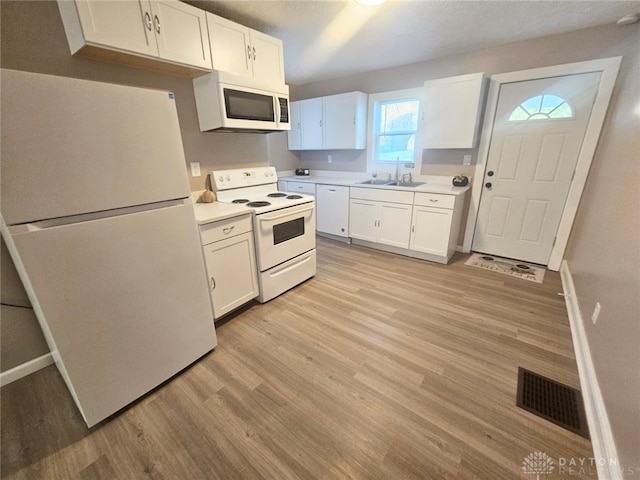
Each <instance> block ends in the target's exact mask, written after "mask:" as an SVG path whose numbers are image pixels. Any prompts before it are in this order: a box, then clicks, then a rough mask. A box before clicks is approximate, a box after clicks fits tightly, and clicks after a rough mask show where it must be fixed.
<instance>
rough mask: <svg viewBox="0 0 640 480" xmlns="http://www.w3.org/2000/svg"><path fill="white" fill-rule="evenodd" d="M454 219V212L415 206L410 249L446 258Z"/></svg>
mask: <svg viewBox="0 0 640 480" xmlns="http://www.w3.org/2000/svg"><path fill="white" fill-rule="evenodd" d="M452 218H453V210H447V209H444V208H432V207H419V206H414V207H413V220H412V226H411V244H410V246H409V248H410V249H411V250H416V251H418V252H424V253H430V254H433V255H440V256H443V257H446V256H447V247H448V245H449V234H450V232H451V221H452Z"/></svg>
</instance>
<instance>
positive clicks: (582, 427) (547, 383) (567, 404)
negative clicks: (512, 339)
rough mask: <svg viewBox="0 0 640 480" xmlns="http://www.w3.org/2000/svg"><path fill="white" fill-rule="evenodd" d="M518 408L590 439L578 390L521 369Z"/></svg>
mask: <svg viewBox="0 0 640 480" xmlns="http://www.w3.org/2000/svg"><path fill="white" fill-rule="evenodd" d="M516 405H517V406H518V407H520V408H522V409H524V410H526V411H528V412H531V413H533V414H534V415H537V416H538V417H541V418H544V419H545V420H549V421H550V422H552V423H555V424H556V425H558V426H560V427H562V428H564V429H567V430H569V431H571V432H573V433H577V434H578V435H580V436H581V437H584V438H587V439H588V438H589V427H588V425H587V420H586V416H585V413H584V403H583V401H582V394H581V393H580V391H579V390H576V389H575V388H571V387H568V386H567V385H563V384H561V383H558V382H554V381H553V380H550V379H548V378H546V377H543V376H541V375H538V374H537V373H533V372H530V371H529V370H525V369H524V368H522V367H519V368H518V393H517V395H516Z"/></svg>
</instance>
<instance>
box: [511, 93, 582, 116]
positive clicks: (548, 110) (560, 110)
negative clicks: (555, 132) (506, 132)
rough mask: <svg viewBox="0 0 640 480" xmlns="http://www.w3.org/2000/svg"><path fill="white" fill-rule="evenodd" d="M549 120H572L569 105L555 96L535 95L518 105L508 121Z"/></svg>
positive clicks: (571, 111)
mask: <svg viewBox="0 0 640 480" xmlns="http://www.w3.org/2000/svg"><path fill="white" fill-rule="evenodd" d="M550 118H573V110H572V108H571V105H569V104H568V103H567V101H566V100H565V99H564V98H562V97H558V96H557V95H537V96H535V97H531V98H529V99H528V100H525V101H524V102H522V103H521V104H520V105H518V106H517V107H516V108H515V110H514V111H513V112H511V115H510V116H509V121H510V122H519V121H523V120H548V119H550Z"/></svg>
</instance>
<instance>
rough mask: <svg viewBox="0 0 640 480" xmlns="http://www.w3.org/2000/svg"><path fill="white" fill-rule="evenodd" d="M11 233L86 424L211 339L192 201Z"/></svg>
mask: <svg viewBox="0 0 640 480" xmlns="http://www.w3.org/2000/svg"><path fill="white" fill-rule="evenodd" d="M18 228H23V227H18ZM12 230H16V229H12ZM12 238H13V241H14V244H15V247H16V250H17V252H18V254H19V257H20V259H21V260H22V263H23V265H24V270H25V271H26V273H27V276H28V279H29V284H30V288H31V289H32V290H33V292H35V297H36V298H37V303H39V305H40V307H41V309H42V312H43V318H39V320H40V322H41V323H43V322H44V323H45V325H43V329H44V330H45V331H46V330H47V329H48V330H49V331H50V333H51V337H52V339H53V343H54V345H50V347H51V348H52V350H53V351H52V354H53V356H54V358H56V357H57V356H58V355H59V358H60V361H59V362H58V366H59V368H60V370H61V373H62V375H63V377H65V380H66V381H67V384H68V386H69V388H70V390H71V393H72V395H73V396H74V398H75V400H76V403H77V404H78V406H79V408H80V410H81V412H82V414H83V416H84V418H85V420H86V422H87V424H88V425H89V426H92V425H95V424H96V423H97V422H99V421H101V420H102V419H104V418H106V417H108V416H109V415H111V414H113V413H114V412H116V411H117V410H119V409H120V408H122V407H124V406H125V405H127V404H128V403H130V402H132V401H133V400H135V399H136V398H138V397H140V396H141V395H143V394H144V393H146V392H148V391H149V390H151V389H153V388H154V387H155V386H157V385H159V384H160V383H162V382H163V381H165V380H167V379H168V378H170V377H171V376H172V375H174V374H176V373H177V372H179V371H180V370H182V369H183V368H185V367H187V366H188V365H189V364H191V363H192V362H194V361H195V360H197V359H198V358H200V357H201V356H202V355H204V354H205V353H207V352H209V351H210V350H212V349H213V348H214V347H215V345H216V334H215V330H214V323H213V309H212V306H211V298H210V296H209V290H208V283H207V277H206V273H205V266H204V260H203V254H202V248H201V246H200V242H199V236H198V231H197V227H196V224H195V220H194V214H193V207H192V205H181V206H175V207H168V208H163V209H156V210H148V211H145V212H140V213H134V214H129V215H121V216H117V217H109V218H104V219H100V220H93V221H86V222H82V223H74V224H68V225H63V226H57V227H51V228H44V229H41V230H35V231H30V232H28V233H22V234H17V233H15V232H13V233H12Z"/></svg>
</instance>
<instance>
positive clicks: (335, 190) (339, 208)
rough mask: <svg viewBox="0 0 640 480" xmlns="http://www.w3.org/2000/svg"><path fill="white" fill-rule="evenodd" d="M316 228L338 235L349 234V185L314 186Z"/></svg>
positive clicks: (344, 235) (345, 235)
mask: <svg viewBox="0 0 640 480" xmlns="http://www.w3.org/2000/svg"><path fill="white" fill-rule="evenodd" d="M316 230H317V231H319V232H324V233H330V234H332V235H338V236H340V237H348V236H349V187H343V186H337V185H318V186H317V187H316Z"/></svg>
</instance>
